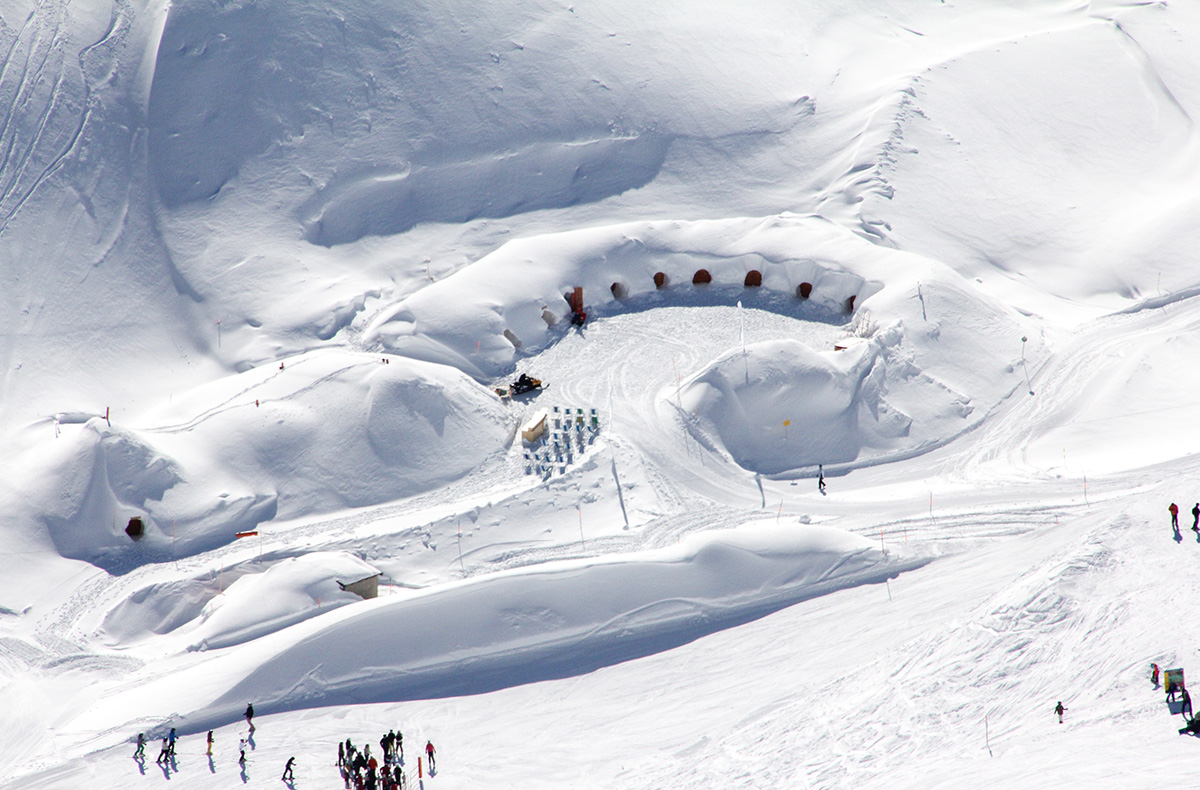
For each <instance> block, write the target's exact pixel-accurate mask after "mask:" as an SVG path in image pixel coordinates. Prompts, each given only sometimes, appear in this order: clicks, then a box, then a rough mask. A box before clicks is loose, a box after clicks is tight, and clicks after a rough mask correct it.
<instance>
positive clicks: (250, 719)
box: [246, 702, 254, 732]
mask: <svg viewBox="0 0 1200 790" xmlns="http://www.w3.org/2000/svg"><path fill="white" fill-rule="evenodd" d="M246 723H247V724H249V725H250V731H251V732H254V703H253V702H251V703H249V704H248V705H246Z"/></svg>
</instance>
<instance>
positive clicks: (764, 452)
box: [660, 340, 912, 474]
mask: <svg viewBox="0 0 1200 790" xmlns="http://www.w3.org/2000/svg"><path fill="white" fill-rule="evenodd" d="M879 348H880V345H879V344H878V343H868V342H858V343H854V344H853V345H851V346H850V347H848V348H846V349H845V350H843V351H835V352H827V353H818V352H816V351H813V350H812V349H810V348H808V347H807V346H806V345H804V344H803V343H800V342H799V341H795V340H779V341H774V342H770V343H759V344H755V345H752V346H748V347H747V348H746V351H745V353H742V352H740V351H731V352H728V353H726V354H724V355H723V356H722V357H720V358H719V359H718V360H716V361H715V362H713V363H712V364H711V365H709V366H708V367H707V368H705V369H704V370H702V371H701V372H699V373H697V374H695V375H694V376H692V377H691V379H689V380H688V381H687V382H686V384H685V385H684V386H683V387H682V389H681V390H680V391H679V392H678V398H679V400H678V403H679V404H680V407H681V409H682V410H683V412H684V414H687V415H691V417H692V419H689V420H688V424H689V426H690V427H691V429H692V432H693V434H695V435H697V436H700V437H704V438H707V439H709V440H710V441H711V440H712V439H713V438H714V437H715V439H716V440H717V441H718V442H719V443H720V444H721V445H722V446H724V448H725V449H726V450H727V451H728V452H729V454H730V455H731V456H732V457H733V459H734V460H735V461H736V462H737V463H738V464H739V465H741V466H743V467H745V468H746V469H750V470H752V471H756V472H763V473H768V474H769V473H775V472H782V471H785V470H788V469H793V468H796V467H801V466H815V465H816V464H818V463H825V464H833V463H842V462H848V461H853V460H855V459H856V458H858V456H859V453H860V451H861V450H862V448H863V447H865V446H875V447H889V446H894V445H895V444H896V440H899V439H902V438H903V437H906V436H908V434H909V428H910V426H911V424H912V419H911V418H909V417H908V416H907V415H905V414H902V413H900V412H898V411H896V410H894V409H892V408H891V407H890V406H888V404H887V402H886V401H885V400H884V399H883V393H882V379H883V374H882V370H880V371H878V372H877V371H876V369H875V365H876V361H877V359H878V357H879V353H878V352H879ZM674 390H675V388H670V391H666V392H663V393H662V394H661V396H660V397H661V398H662V399H663V400H664V401H666V402H670V401H671V400H672V399H673V396H675V395H676V393H675V391H674ZM785 422H787V423H789V424H788V425H785V424H784V423H785Z"/></svg>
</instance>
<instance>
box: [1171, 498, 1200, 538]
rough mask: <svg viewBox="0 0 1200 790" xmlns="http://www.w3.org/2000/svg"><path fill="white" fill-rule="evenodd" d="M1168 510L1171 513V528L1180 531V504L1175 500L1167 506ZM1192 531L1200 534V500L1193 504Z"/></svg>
mask: <svg viewBox="0 0 1200 790" xmlns="http://www.w3.org/2000/svg"><path fill="white" fill-rule="evenodd" d="M1167 512H1168V513H1170V514H1171V529H1173V530H1175V532H1176V533H1178V532H1179V505H1176V504H1175V503H1174V502H1172V503H1171V506H1170V507H1168V508H1167ZM1192 531H1193V532H1195V533H1196V535H1197V536H1200V502H1197V503H1196V504H1195V505H1193V506H1192Z"/></svg>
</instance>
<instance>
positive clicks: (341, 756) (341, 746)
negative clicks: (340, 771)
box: [337, 741, 346, 768]
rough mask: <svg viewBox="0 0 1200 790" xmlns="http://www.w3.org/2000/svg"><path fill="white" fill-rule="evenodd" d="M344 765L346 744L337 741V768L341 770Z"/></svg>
mask: <svg viewBox="0 0 1200 790" xmlns="http://www.w3.org/2000/svg"><path fill="white" fill-rule="evenodd" d="M345 764H346V744H344V743H342V742H341V741H338V761H337V767H338V768H341V767H342V766H343V765H345Z"/></svg>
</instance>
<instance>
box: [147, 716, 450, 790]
mask: <svg viewBox="0 0 1200 790" xmlns="http://www.w3.org/2000/svg"><path fill="white" fill-rule="evenodd" d="M245 717H246V724H248V725H249V727H250V732H249V733H248V734H247V737H246V738H242V739H241V740H240V742H239V743H238V764H239V765H240V766H242V770H243V776H242V781H245V773H244V772H245V767H246V745H247V743H249V744H250V745H251V746H253V737H254V705H253V704H250V705H247V706H246V713H245ZM177 741H178V736H177V735H176V734H175V728H174V727H172V728H171V731H170V733H168V734H167V736H166V737H165V738H163V739H162V750H161V751H160V752H159V755H158V758H157V759H156V760H155V762H157V763H159V764H160V765H162V766H163V771H164V772H168V771H170V770H171V769H172V768H173V767H174V761H175V744H176V743H177ZM379 747H380V749H382V750H383V763H382V765H381V764H380V763H379V761H378V760H376V759H375V758H374V757H372V756H371V747H370V746H365V747H363V750H362V751H361V752H360V751H359V750H358V749H357V748H356V747H355V745H354V744H353V743H352V742H351V740H350V739H349V738H347V739H346V740H345V742H344V743H343V742H339V743H338V757H337V766H338V770H340V771H341V774H342V780H343V781H344V782H345V783H346V787H347V788H350V787H353V788H354V790H407V788H408V782H407V780H406V778H405V776H404V769H403V767H402V766H403V765H404V735H403V734H401V733H399V732H396V731H395V730H389V731H388V732H386V733H384V735H383V737H382V738H380V740H379ZM435 752H436V750H435V749H434V748H433V742H432V741H427V742H426V743H425V758H426V764H427V765H428V766H429V775H430V776H433V774H434V773H436V772H437V768H436V763H435V762H434V754H435ZM212 753H213V731H212V730H209V731H208V751H207V754H208V757H209V763H210V767H211V762H212ZM145 756H146V734H145V733H143V732H139V733H138V736H137V748H136V749H135V750H134V752H133V759H134V760H137V761H138V763H139V765H140V764H141V761H142V760H144V759H145ZM295 766H296V758H295V757H289V758H288V761H287V764H286V765H284V767H283V775H282V776H280V777H279V778H280V780H281V781H283V782H285V783H289V785H290V783H291V782H292V781H294V779H295V775H294V773H293V769H294V768H295ZM176 770H178V769H176ZM418 770H419V769H418Z"/></svg>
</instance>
